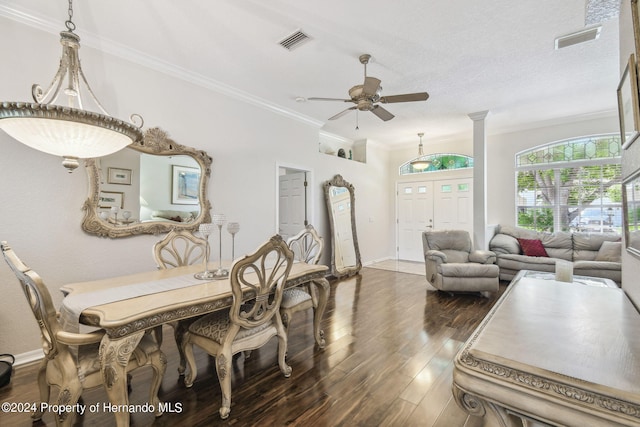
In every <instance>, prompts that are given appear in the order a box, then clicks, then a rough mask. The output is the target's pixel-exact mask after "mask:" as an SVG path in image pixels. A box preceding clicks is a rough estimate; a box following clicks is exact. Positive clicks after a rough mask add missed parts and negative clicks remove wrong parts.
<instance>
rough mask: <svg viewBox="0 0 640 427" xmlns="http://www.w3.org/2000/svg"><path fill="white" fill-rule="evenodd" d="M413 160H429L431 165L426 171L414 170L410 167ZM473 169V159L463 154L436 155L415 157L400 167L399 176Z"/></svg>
mask: <svg viewBox="0 0 640 427" xmlns="http://www.w3.org/2000/svg"><path fill="white" fill-rule="evenodd" d="M414 160H429V161H431V165H430V166H429V167H428V168H426V169H415V168H414V167H413V166H411V162H412V161H414ZM472 167H473V157H469V156H465V155H464V154H453V153H436V154H428V155H426V156H420V157H416V158H415V159H411V160H409V161H408V162H406V163H404V164H402V165H401V166H400V175H411V174H415V173H428V172H439V171H444V170H451V169H466V168H472Z"/></svg>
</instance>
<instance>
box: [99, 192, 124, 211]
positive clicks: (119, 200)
mask: <svg viewBox="0 0 640 427" xmlns="http://www.w3.org/2000/svg"><path fill="white" fill-rule="evenodd" d="M98 207H99V208H112V207H118V208H120V209H123V208H124V193H123V192H122V191H100V194H99V195H98Z"/></svg>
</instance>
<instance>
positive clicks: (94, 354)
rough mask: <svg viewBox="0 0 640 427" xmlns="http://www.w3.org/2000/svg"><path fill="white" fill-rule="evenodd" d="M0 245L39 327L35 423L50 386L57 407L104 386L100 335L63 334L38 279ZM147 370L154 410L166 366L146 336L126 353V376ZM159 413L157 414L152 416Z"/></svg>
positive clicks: (62, 418)
mask: <svg viewBox="0 0 640 427" xmlns="http://www.w3.org/2000/svg"><path fill="white" fill-rule="evenodd" d="M0 246H1V247H2V255H3V256H4V259H5V260H6V261H7V264H9V267H11V270H13V272H14V273H15V275H16V277H17V278H18V280H19V281H20V284H21V285H22V290H23V291H24V294H25V296H26V297H27V302H28V303H29V306H30V307H31V310H32V311H33V315H34V316H35V319H36V321H37V323H38V325H39V326H40V334H41V338H42V350H43V351H44V359H43V361H42V363H41V365H40V369H39V371H38V387H39V389H40V402H39V403H38V404H37V405H36V408H38V409H37V410H36V411H35V412H34V413H33V414H32V415H31V417H32V418H33V419H34V420H36V421H37V420H40V419H41V418H42V415H43V412H42V409H41V403H48V402H49V397H50V394H51V386H56V387H57V388H58V390H59V391H58V396H57V398H56V400H55V403H56V404H61V405H75V404H76V403H77V402H78V399H79V398H80V396H81V394H82V392H83V390H85V389H89V388H93V387H97V386H100V385H103V383H104V382H103V381H104V379H103V377H102V374H101V373H100V362H99V357H98V351H99V346H100V341H101V339H102V337H103V335H104V331H103V330H100V331H96V332H92V333H89V334H83V333H74V332H68V331H65V330H64V329H63V327H62V325H61V323H60V321H59V320H58V313H57V312H56V310H55V308H54V306H53V301H52V299H51V295H50V294H49V290H48V289H47V287H46V286H45V284H44V282H43V281H42V279H41V278H40V276H39V275H38V274H37V273H36V272H35V271H33V270H31V269H30V268H29V267H27V266H26V265H25V264H24V263H23V262H22V261H21V260H20V259H19V258H18V256H17V255H16V254H15V253H14V251H13V250H12V249H11V248H10V247H9V245H8V244H7V242H2V243H1V244H0ZM147 365H149V366H151V367H152V368H153V379H152V382H151V389H150V395H149V403H150V404H152V405H154V406H155V407H156V408H158V403H159V400H158V390H159V388H160V383H161V382H162V377H163V375H164V372H165V370H166V367H167V361H166V358H165V356H164V354H162V352H161V351H160V347H159V346H158V344H157V343H156V342H155V341H154V340H153V339H152V338H151V337H149V335H148V334H145V335H144V336H143V338H142V340H141V341H140V343H139V344H138V346H137V347H136V349H135V350H134V351H133V353H132V354H131V358H130V360H129V364H128V365H127V372H129V371H131V370H133V369H136V368H139V367H141V366H147ZM107 385H108V384H107ZM161 414H162V413H161V412H156V416H160V415H161ZM74 415H75V413H74V412H73V411H72V412H62V413H60V414H57V415H56V425H58V426H71V425H72V424H73V419H74Z"/></svg>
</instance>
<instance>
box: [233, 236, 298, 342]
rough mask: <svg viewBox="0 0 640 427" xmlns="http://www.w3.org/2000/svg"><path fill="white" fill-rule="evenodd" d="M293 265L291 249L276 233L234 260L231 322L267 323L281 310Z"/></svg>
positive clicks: (245, 324) (244, 325) (244, 324)
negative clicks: (250, 251) (250, 252)
mask: <svg viewBox="0 0 640 427" xmlns="http://www.w3.org/2000/svg"><path fill="white" fill-rule="evenodd" d="M292 264H293V252H292V251H291V249H289V247H288V246H287V244H286V243H285V242H284V240H283V239H282V237H281V236H279V235H275V236H273V237H272V238H271V239H270V240H269V241H268V242H266V243H265V244H263V245H262V246H261V247H260V248H258V250H256V251H255V252H254V253H252V254H250V255H246V256H245V257H244V258H242V259H239V260H238V261H236V262H235V263H234V264H233V266H232V267H231V273H230V279H231V280H230V281H231V290H232V292H233V303H232V307H231V311H230V313H229V316H230V318H231V322H232V323H233V324H235V325H237V326H239V327H242V328H245V329H250V328H256V327H259V326H262V325H263V324H265V323H267V322H270V321H271V320H272V318H273V316H274V315H275V314H276V313H278V311H279V309H280V303H281V302H282V293H283V290H284V283H285V282H286V280H287V277H288V276H289V272H290V271H291V266H292ZM247 291H248V292H247ZM247 295H248V298H246V296H247Z"/></svg>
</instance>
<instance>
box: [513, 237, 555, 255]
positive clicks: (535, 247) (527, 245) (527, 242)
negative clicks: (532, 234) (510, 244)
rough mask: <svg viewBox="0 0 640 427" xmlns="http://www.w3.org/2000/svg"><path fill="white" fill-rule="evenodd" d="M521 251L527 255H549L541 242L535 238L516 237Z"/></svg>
mask: <svg viewBox="0 0 640 427" xmlns="http://www.w3.org/2000/svg"><path fill="white" fill-rule="evenodd" d="M518 243H520V247H521V248H522V253H523V254H525V255H527V256H544V257H547V258H548V257H549V255H548V254H547V251H546V250H545V249H544V246H543V245H542V242H541V241H540V240H537V239H518Z"/></svg>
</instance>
